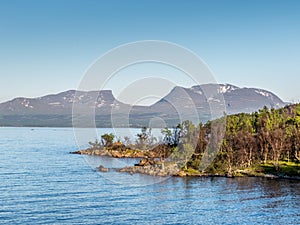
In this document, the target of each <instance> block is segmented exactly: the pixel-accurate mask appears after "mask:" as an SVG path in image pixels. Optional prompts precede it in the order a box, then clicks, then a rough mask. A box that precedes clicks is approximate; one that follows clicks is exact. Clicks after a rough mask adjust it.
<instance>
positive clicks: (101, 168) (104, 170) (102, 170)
mask: <svg viewBox="0 0 300 225" xmlns="http://www.w3.org/2000/svg"><path fill="white" fill-rule="evenodd" d="M98 170H99V171H100V172H108V171H109V169H108V168H106V167H104V166H102V165H100V166H99V167H98Z"/></svg>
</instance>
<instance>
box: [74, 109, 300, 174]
mask: <svg viewBox="0 0 300 225" xmlns="http://www.w3.org/2000/svg"><path fill="white" fill-rule="evenodd" d="M222 124H223V130H224V132H218V131H219V130H222V129H221V128H222V127H221V126H222ZM216 126H217V127H218V126H220V129H215V127H216ZM161 132H162V135H163V139H162V140H160V141H159V142H158V141H157V139H156V138H155V137H153V135H152V133H151V129H147V128H143V129H142V130H141V133H139V134H137V139H136V140H135V141H134V143H133V142H132V141H131V140H129V138H128V137H124V141H123V142H121V141H120V140H118V141H116V142H114V141H113V140H114V136H113V135H112V134H104V135H102V136H101V141H99V142H98V141H97V142H93V143H90V144H91V147H90V148H89V149H86V150H81V151H77V152H75V153H78V154H93V155H100V156H111V157H139V158H143V159H142V160H141V162H140V163H139V164H137V165H134V166H132V167H127V168H123V169H122V170H121V172H131V173H135V172H138V173H146V174H151V175H161V176H166V175H180V176H228V177H233V176H270V177H288V178H296V179H299V177H300V164H299V162H300V104H295V105H289V106H286V107H284V108H280V109H268V108H267V107H264V108H263V109H261V110H259V111H257V112H254V113H251V114H247V113H240V114H235V115H228V116H225V117H223V118H220V119H217V120H214V121H208V122H207V123H205V124H202V123H200V124H199V125H198V126H195V125H194V124H193V123H191V122H190V121H184V122H183V123H181V124H178V125H177V126H176V127H174V128H173V129H168V128H165V129H162V131H161ZM216 140H221V141H219V145H218V144H217V143H216V144H215V145H214V144H213V142H216ZM212 147H215V148H218V151H209V148H212ZM204 158H210V159H212V160H211V162H210V163H209V165H208V166H207V167H205V168H203V167H201V164H202V163H203V161H205V159H204ZM175 162H176V163H177V167H174V163H175ZM178 162H180V163H179V164H178ZM166 168H167V169H166ZM168 168H169V170H168ZM170 168H172V169H170ZM176 170H178V171H177V172H176V173H175V172H174V171H176Z"/></svg>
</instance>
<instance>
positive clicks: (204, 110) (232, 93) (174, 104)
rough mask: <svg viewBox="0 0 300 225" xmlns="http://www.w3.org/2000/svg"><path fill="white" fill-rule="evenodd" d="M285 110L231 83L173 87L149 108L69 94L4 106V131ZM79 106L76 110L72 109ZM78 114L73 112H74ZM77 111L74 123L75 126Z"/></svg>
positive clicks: (261, 93) (107, 93)
mask: <svg viewBox="0 0 300 225" xmlns="http://www.w3.org/2000/svg"><path fill="white" fill-rule="evenodd" d="M284 105H286V103H285V102H283V101H282V100H281V99H280V98H279V97H278V96H276V95H275V94H273V93H272V92H270V91H266V90H262V89H257V88H240V87H237V86H234V85H231V84H219V85H218V84H203V85H197V86H193V87H190V88H184V87H180V86H176V87H174V88H173V89H172V90H171V91H170V92H169V93H168V94H167V95H166V96H165V97H163V98H161V99H160V100H159V101H157V102H156V103H154V104H153V105H150V106H137V105H136V106H135V105H129V104H125V103H122V102H120V101H118V100H117V99H115V97H114V96H113V93H112V91H111V90H101V91H75V90H69V91H65V92H61V93H58V94H52V95H46V96H43V97H39V98H15V99H13V100H11V101H7V102H4V103H1V104H0V126H48V127H71V126H72V125H74V124H75V126H78V127H91V126H94V121H91V118H95V123H96V126H97V127H111V126H114V127H115V126H117V127H126V126H128V124H129V126H131V127H141V126H147V125H149V124H151V126H152V127H165V126H175V125H176V124H178V123H179V122H180V121H182V120H185V119H190V120H192V121H195V120H197V118H198V119H199V118H200V121H199V122H205V121H207V120H210V119H214V117H218V116H221V115H223V114H225V113H226V114H234V113H241V112H245V113H250V112H254V111H257V110H259V109H261V108H263V107H264V106H267V107H268V108H279V107H283V106H284ZM73 106H74V107H73ZM72 110H73V111H72ZM72 112H73V124H72Z"/></svg>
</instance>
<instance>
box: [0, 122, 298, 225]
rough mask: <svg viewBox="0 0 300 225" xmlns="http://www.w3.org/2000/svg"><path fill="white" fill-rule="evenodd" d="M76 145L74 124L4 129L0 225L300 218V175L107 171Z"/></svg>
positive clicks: (288, 220)
mask: <svg viewBox="0 0 300 225" xmlns="http://www.w3.org/2000/svg"><path fill="white" fill-rule="evenodd" d="M106 131H109V130H105V132H106ZM99 132H102V131H101V130H100V131H99ZM103 132H104V131H103ZM134 132H138V131H137V130H136V131H134ZM93 138H94V137H92V138H91V139H93ZM75 150H78V146H77V145H76V138H75V137H74V133H73V130H72V129H71V128H5V127H4V128H0V151H1V152H0V154H1V156H0V181H1V182H0V223H1V224H299V221H300V182H299V181H293V180H283V179H280V180H273V179H267V178H247V177H244V178H233V179H230V178H179V177H170V178H165V179H162V178H153V177H149V176H143V175H134V176H131V175H130V174H123V173H118V172H114V171H113V172H108V173H105V174H103V173H99V172H96V170H95V166H96V165H97V164H99V163H102V164H106V165H111V166H112V167H113V166H114V164H117V163H115V161H112V160H111V159H107V158H105V159H99V158H97V157H96V158H95V157H89V158H88V157H86V156H85V157H84V156H81V155H73V154H69V152H70V151H75ZM122 163H124V164H129V163H132V161H130V160H123V161H122Z"/></svg>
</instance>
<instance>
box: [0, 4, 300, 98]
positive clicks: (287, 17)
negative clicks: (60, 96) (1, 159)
mask: <svg viewBox="0 0 300 225" xmlns="http://www.w3.org/2000/svg"><path fill="white" fill-rule="evenodd" d="M299 12H300V1H297V0H294V1H293V0H282V1H277V0H259V1H257V0H252V1H241V0H188V1H183V0H181V1H179V0H164V1H159V0H151V1H150V0H149V1H146V0H126V1H124V0H86V1H84V0H49V1H47V0H45V1H32V0H26V1H21V0H18V1H17V0H10V1H7V0H0V77H1V82H0V102H3V101H7V100H10V99H12V98H15V97H21V96H22V97H38V96H43V95H46V94H50V93H59V92H62V91H66V90H69V89H77V88H78V86H79V84H80V82H81V79H82V78H83V77H84V75H85V72H86V71H87V69H88V68H89V67H90V66H91V64H92V63H93V62H95V60H96V59H97V58H99V57H100V56H101V55H103V54H105V53H106V52H107V51H109V50H111V49H113V48H115V47H117V46H120V45H124V44H126V43H129V42H135V41H141V40H162V41H167V42H172V43H176V44H178V45H180V46H183V47H185V48H187V49H190V50H191V51H193V52H194V53H195V54H197V55H198V56H199V57H200V58H201V59H202V60H203V61H204V62H205V63H206V64H207V65H208V66H209V68H210V69H211V71H212V72H213V74H214V77H215V79H216V81H217V82H218V83H230V84H234V85H237V86H240V87H258V88H263V89H267V90H269V91H272V92H273V93H275V94H277V95H278V96H279V97H281V98H282V99H283V100H284V101H289V102H300V88H299V84H300V63H299V62H300V13H299ZM144 69H145V68H144ZM129 71H130V69H129ZM142 72H144V73H146V72H149V71H142ZM142 72H141V73H142ZM157 75H158V76H159V74H157ZM172 76H173V77H174V75H172V73H171V72H170V73H169V74H167V75H166V79H169V80H171V81H172V82H175V83H176V79H175V81H173V78H172ZM120 85H122V83H121V82H115V86H114V85H111V86H109V87H110V88H111V89H113V92H114V93H115V92H118V90H119V89H120ZM123 85H129V84H123ZM178 85H180V82H179V84H178ZM186 85H188V84H186Z"/></svg>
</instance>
